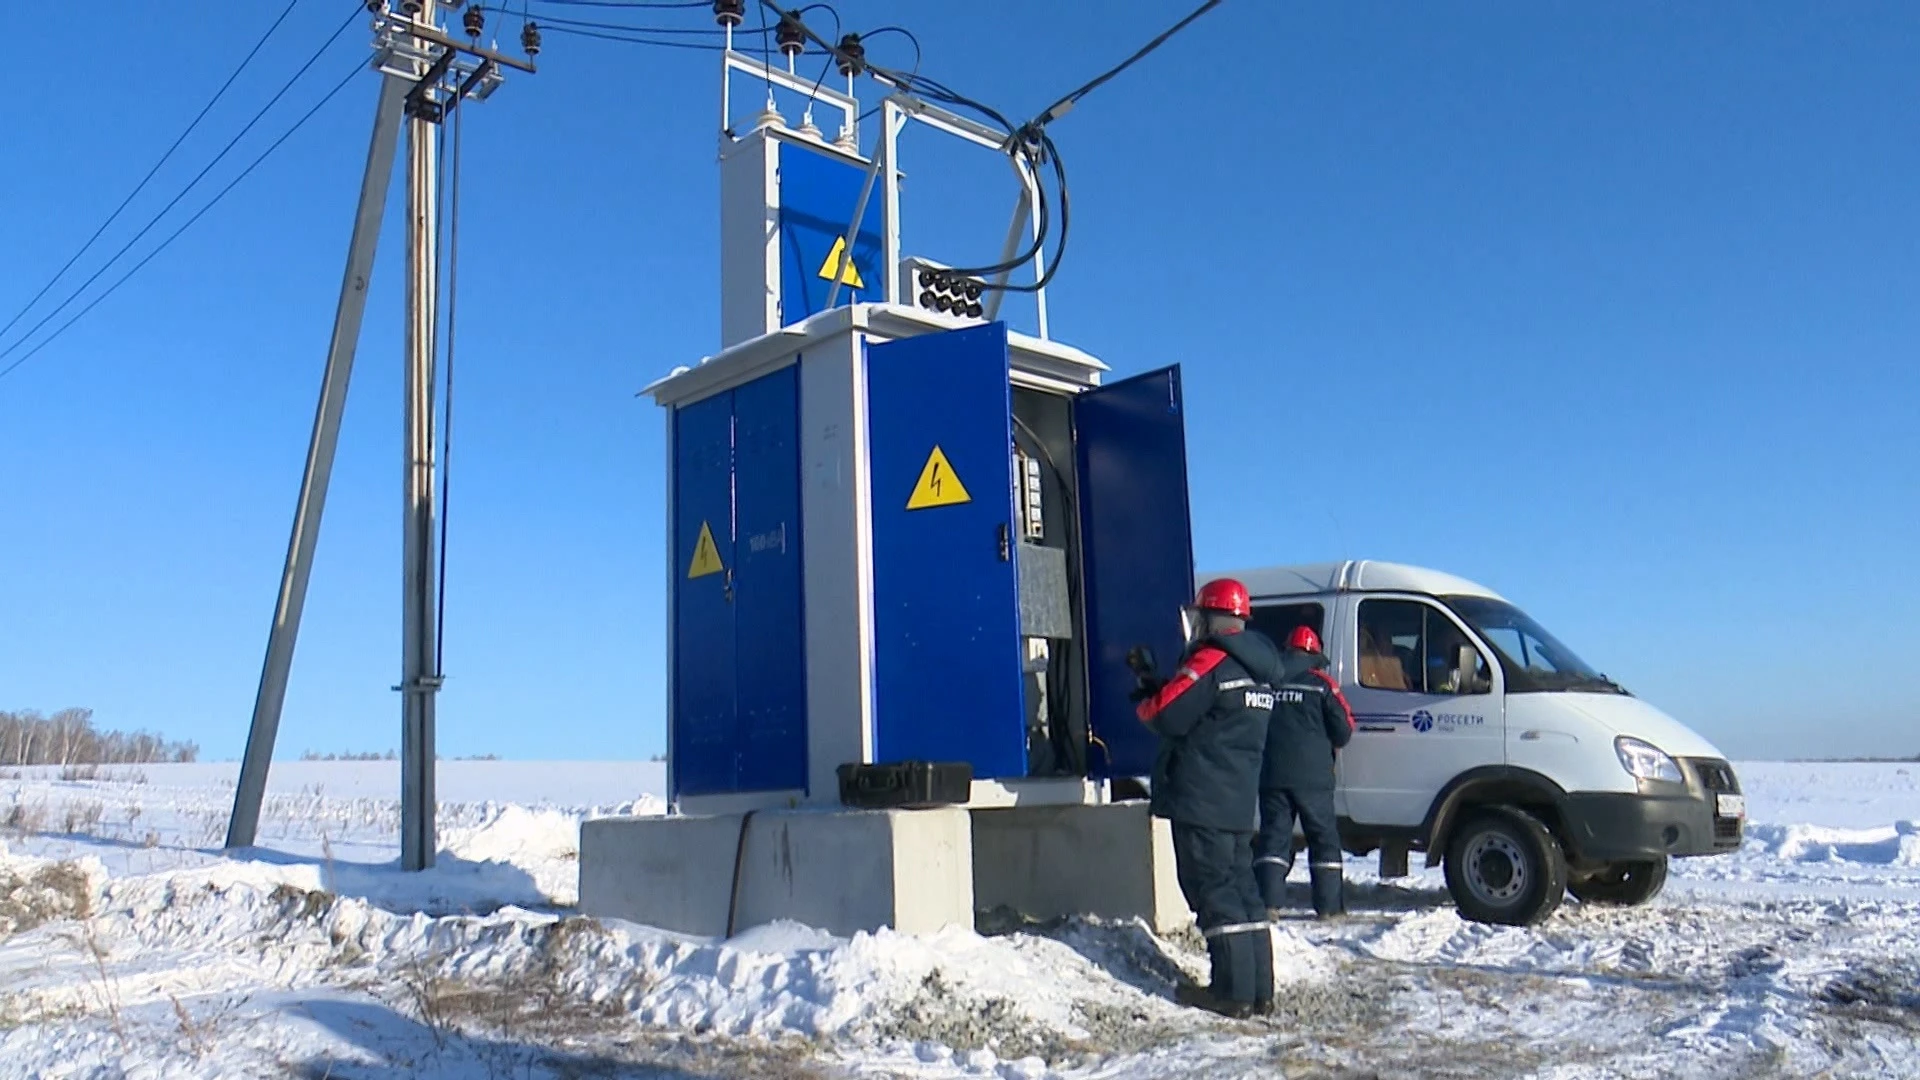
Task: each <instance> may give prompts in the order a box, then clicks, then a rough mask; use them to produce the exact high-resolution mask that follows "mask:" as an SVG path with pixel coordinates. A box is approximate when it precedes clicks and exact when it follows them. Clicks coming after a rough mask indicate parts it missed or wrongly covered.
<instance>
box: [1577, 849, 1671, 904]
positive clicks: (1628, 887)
mask: <svg viewBox="0 0 1920 1080" xmlns="http://www.w3.org/2000/svg"><path fill="white" fill-rule="evenodd" d="M1666 884H1667V859H1666V856H1664V855H1662V856H1661V857H1660V858H1658V859H1653V860H1650V861H1646V862H1617V863H1613V864H1611V865H1609V866H1608V867H1607V868H1606V869H1604V870H1601V871H1600V872H1599V873H1596V874H1590V875H1588V876H1587V877H1583V878H1575V879H1573V880H1572V881H1569V882H1568V883H1567V891H1568V892H1570V893H1572V894H1573V895H1574V896H1575V897H1577V898H1579V899H1580V900H1581V902H1583V903H1588V904H1618V905H1621V906H1623V907H1632V906H1634V905H1636V904H1644V903H1646V902H1647V901H1649V900H1651V899H1653V898H1654V897H1656V896H1659V895H1660V890H1661V889H1663V888H1665V887H1666Z"/></svg>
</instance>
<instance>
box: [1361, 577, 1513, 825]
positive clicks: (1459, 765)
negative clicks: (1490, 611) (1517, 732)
mask: <svg viewBox="0 0 1920 1080" xmlns="http://www.w3.org/2000/svg"><path fill="white" fill-rule="evenodd" d="M1342 632H1343V633H1351V634H1352V635H1353V637H1352V638H1351V639H1350V640H1348V641H1346V642H1343V645H1344V646H1345V648H1346V652H1347V656H1348V657H1350V658H1351V659H1352V660H1353V661H1354V663H1353V664H1352V665H1351V666H1349V667H1347V668H1346V670H1344V671H1343V672H1342V675H1343V681H1344V683H1345V686H1344V689H1345V691H1346V694H1347V700H1348V701H1349V702H1350V703H1351V705H1352V706H1353V714H1354V721H1355V727H1354V735H1353V742H1352V743H1351V744H1349V745H1348V747H1347V750H1346V752H1345V753H1344V754H1342V755H1341V762H1340V780H1341V791H1342V794H1343V795H1344V799H1343V800H1342V801H1343V802H1344V803H1345V808H1344V809H1345V811H1346V813H1347V815H1348V816H1349V817H1351V818H1352V819H1353V820H1354V821H1357V822H1361V823H1363V824H1369V825H1396V826H1410V825H1418V824H1420V823H1421V821H1423V820H1424V819H1425V818H1426V814H1427V809H1428V807H1429V806H1431V805H1432V803H1433V799H1434V796H1436V795H1438V794H1439V793H1440V791H1441V789H1442V788H1444V787H1446V785H1447V782H1448V781H1450V780H1452V779H1453V778H1454V777H1456V776H1458V775H1460V774H1461V773H1463V772H1466V771H1467V770H1468V769H1472V768H1476V767H1479V766H1482V765H1499V764H1501V763H1502V762H1504V761H1505V756H1506V745H1505V740H1506V728H1505V716H1504V713H1503V710H1502V709H1501V707H1500V702H1501V687H1500V672H1499V670H1498V669H1497V668H1496V667H1494V666H1493V665H1492V664H1491V663H1490V662H1489V661H1488V658H1487V653H1486V650H1485V649H1483V648H1481V647H1480V646H1479V645H1478V644H1476V643H1475V642H1474V639H1473V636H1472V635H1471V634H1470V633H1468V632H1467V630H1466V628H1465V627H1463V626H1462V625H1461V624H1460V623H1459V622H1458V621H1457V620H1456V619H1454V618H1453V616H1452V615H1451V614H1450V613H1449V612H1447V611H1446V609H1444V608H1442V607H1440V606H1439V605H1438V604H1435V603H1433V602H1432V601H1430V600H1427V599H1424V598H1420V597H1411V596H1408V597H1398V596H1369V597H1365V598H1363V599H1361V600H1360V601H1359V604H1358V606H1357V609H1356V610H1355V617H1354V618H1353V619H1352V621H1351V622H1349V623H1347V625H1346V626H1345V627H1343V629H1342Z"/></svg>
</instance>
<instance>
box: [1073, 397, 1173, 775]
mask: <svg viewBox="0 0 1920 1080" xmlns="http://www.w3.org/2000/svg"><path fill="white" fill-rule="evenodd" d="M1182 412H1183V409H1182V405H1181V400H1180V369H1179V367H1178V366H1175V367H1170V368H1164V369H1162V370H1160V371H1154V372H1149V373H1148V374H1145V375H1141V376H1137V377H1135V378H1132V379H1127V380H1125V381H1122V382H1117V383H1113V384H1112V385H1109V386H1103V387H1101V388H1100V389H1098V390H1092V391H1088V392H1086V393H1083V394H1080V395H1078V396H1077V397H1075V398H1074V399H1073V426H1074V442H1075V458H1076V462H1075V464H1076V465H1077V467H1078V469H1079V480H1080V485H1079V490H1080V552H1081V567H1082V574H1083V579H1084V581H1085V583H1086V585H1085V594H1086V619H1087V681H1088V683H1089V687H1088V706H1089V708H1088V714H1087V720H1088V724H1089V726H1090V727H1091V729H1092V731H1093V734H1094V735H1095V736H1096V737H1097V738H1098V739H1099V740H1100V741H1101V742H1102V743H1104V744H1105V746H1106V751H1107V752H1106V753H1105V754H1101V753H1100V752H1099V749H1098V747H1096V748H1095V752H1094V754H1093V755H1092V757H1091V765H1092V771H1093V773H1094V775H1096V776H1107V777H1110V776H1145V775H1147V774H1148V773H1149V772H1151V771H1152V769H1153V757H1154V753H1155V752H1156V751H1157V750H1158V748H1159V746H1158V743H1159V740H1158V739H1157V738H1155V736H1154V735H1153V733H1152V732H1150V731H1148V730H1147V729H1146V728H1145V727H1143V726H1142V725H1141V724H1140V722H1139V721H1138V720H1136V719H1135V718H1134V712H1133V704H1132V703H1131V702H1129V701H1128V700H1127V694H1128V693H1129V692H1130V691H1132V689H1133V685H1134V681H1133V673H1132V672H1131V671H1129V670H1128V669H1127V650H1128V649H1130V648H1132V647H1133V646H1135V645H1146V646H1148V647H1150V648H1151V649H1152V650H1153V655H1154V659H1155V660H1156V661H1157V662H1158V663H1159V665H1160V672H1161V674H1162V675H1170V674H1172V665H1173V663H1174V662H1175V661H1176V660H1178V659H1179V657H1180V651H1181V648H1182V647H1183V645H1184V640H1183V637H1182V634H1181V630H1180V608H1181V607H1182V606H1183V605H1185V604H1188V603H1191V602H1192V600H1193V530H1192V526H1191V524H1190V522H1189V520H1188V517H1187V443H1186V425H1185V421H1184V418H1183V417H1182V415H1181V414H1182Z"/></svg>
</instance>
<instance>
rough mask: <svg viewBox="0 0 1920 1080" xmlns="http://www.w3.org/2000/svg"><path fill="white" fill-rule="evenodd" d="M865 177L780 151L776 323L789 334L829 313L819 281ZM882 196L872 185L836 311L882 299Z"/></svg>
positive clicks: (805, 153) (828, 281)
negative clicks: (840, 306)
mask: <svg viewBox="0 0 1920 1080" xmlns="http://www.w3.org/2000/svg"><path fill="white" fill-rule="evenodd" d="M866 179H867V171H866V170H865V169H864V168H861V167H860V166H858V165H855V164H853V163H852V162H849V161H845V160H842V159H840V158H837V157H829V156H828V155H826V154H823V153H820V152H818V151H814V150H808V149H806V148H804V147H797V146H794V145H793V144H792V143H788V142H782V143H781V144H780V323H781V325H782V326H791V325H792V324H794V323H797V322H799V321H801V320H802V319H805V318H806V317H807V316H809V315H817V314H819V313H820V312H822V311H825V310H826V309H827V297H828V296H829V295H830V294H831V292H832V289H833V281H832V277H831V274H828V275H826V276H822V273H821V271H822V270H823V269H825V268H826V267H827V261H828V258H829V256H831V255H832V254H833V252H834V247H835V246H836V245H838V244H839V243H841V241H843V240H844V239H845V237H846V234H847V226H848V225H849V224H850V223H851V222H852V221H853V209H854V206H855V204H857V203H858V202H859V201H860V188H861V187H862V186H863V185H864V184H865V183H866ZM880 202H881V200H880V190H879V185H878V184H877V183H876V184H875V186H874V191H873V194H872V195H870V196H869V197H868V198H867V209H866V212H865V213H864V214H863V215H861V221H860V225H861V228H860V231H859V232H858V233H856V234H855V235H854V238H853V269H852V270H851V271H846V270H842V274H843V280H844V281H848V282H851V281H853V280H854V279H857V280H858V282H859V284H858V285H853V284H845V285H843V286H842V287H841V289H840V303H841V304H852V303H856V302H863V303H864V302H866V301H871V300H878V299H880V298H881V297H883V296H885V295H886V288H885V286H886V282H885V279H884V278H882V276H881V275H883V274H886V273H890V272H891V268H890V267H884V266H881V265H880V261H881V254H880V252H881V235H880V234H881V227H880V221H881V213H880Z"/></svg>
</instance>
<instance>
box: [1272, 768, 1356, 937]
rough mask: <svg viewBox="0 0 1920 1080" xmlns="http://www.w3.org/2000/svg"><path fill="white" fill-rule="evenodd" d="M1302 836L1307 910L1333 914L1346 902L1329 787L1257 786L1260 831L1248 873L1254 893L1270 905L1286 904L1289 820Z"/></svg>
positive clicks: (1289, 865)
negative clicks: (1309, 897)
mask: <svg viewBox="0 0 1920 1080" xmlns="http://www.w3.org/2000/svg"><path fill="white" fill-rule="evenodd" d="M1296 818H1297V819H1299V822H1300V831H1301V832H1303V833H1305V834H1306V837H1307V858H1308V860H1309V864H1308V869H1309V871H1310V873H1309V875H1308V876H1309V877H1310V878H1311V879H1312V882H1313V910H1314V912H1315V913H1316V914H1319V915H1338V914H1340V913H1341V912H1342V911H1344V910H1345V908H1346V902H1345V897H1344V896H1343V895H1342V894H1343V893H1344V891H1345V890H1344V888H1343V885H1344V881H1343V877H1342V871H1341V854H1340V823H1339V821H1338V820H1337V819H1336V818H1335V816H1334V812H1333V789H1332V788H1324V789H1322V788H1262V789H1261V791H1260V835H1259V838H1258V839H1257V840H1256V841H1255V847H1254V864H1253V865H1254V873H1255V875H1256V877H1257V878H1258V879H1259V882H1260V896H1261V899H1262V900H1263V901H1264V902H1265V905H1266V906H1267V907H1270V908H1281V907H1286V906H1287V874H1289V873H1290V872H1292V870H1293V823H1294V820H1295V819H1296Z"/></svg>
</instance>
